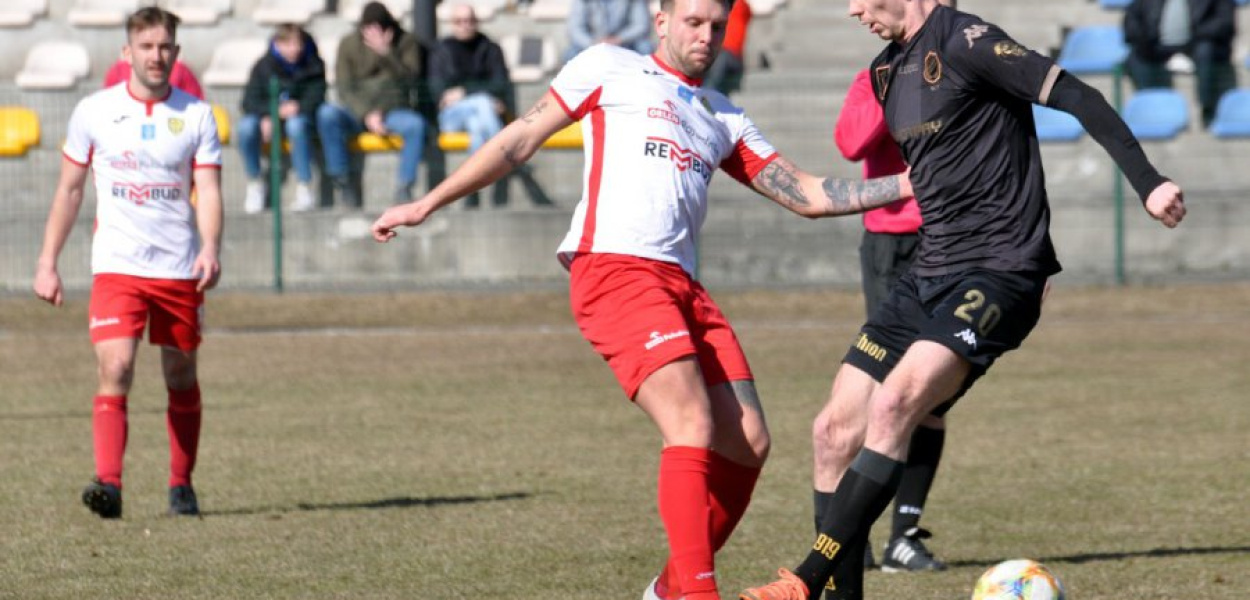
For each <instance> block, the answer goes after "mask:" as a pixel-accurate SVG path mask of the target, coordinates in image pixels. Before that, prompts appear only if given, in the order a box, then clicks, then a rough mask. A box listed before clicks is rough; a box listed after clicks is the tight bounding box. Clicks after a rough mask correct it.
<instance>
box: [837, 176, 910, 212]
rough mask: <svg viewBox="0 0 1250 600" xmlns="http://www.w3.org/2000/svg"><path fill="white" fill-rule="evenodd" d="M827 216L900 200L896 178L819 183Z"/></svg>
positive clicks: (858, 210) (869, 208)
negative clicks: (822, 190)
mask: <svg viewBox="0 0 1250 600" xmlns="http://www.w3.org/2000/svg"><path fill="white" fill-rule="evenodd" d="M821 187H822V188H823V189H824V190H825V198H826V199H827V200H828V201H829V214H834V215H845V214H849V213H857V212H863V211H866V210H872V209H874V208H878V207H881V206H885V205H886V204H889V203H891V202H894V201H895V200H899V199H900V198H902V192H901V190H900V188H899V181H898V177H897V176H889V177H881V178H878V179H869V180H866V181H858V180H856V181H852V180H849V179H835V178H832V177H830V178H827V179H825V180H824V181H823V182H821Z"/></svg>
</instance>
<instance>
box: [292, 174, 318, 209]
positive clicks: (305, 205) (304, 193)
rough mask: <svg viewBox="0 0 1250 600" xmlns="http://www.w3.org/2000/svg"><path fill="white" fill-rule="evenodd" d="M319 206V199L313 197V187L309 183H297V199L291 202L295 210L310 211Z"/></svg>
mask: <svg viewBox="0 0 1250 600" xmlns="http://www.w3.org/2000/svg"><path fill="white" fill-rule="evenodd" d="M316 208H317V199H316V198H315V197H313V193H312V188H310V187H308V184H307V183H304V182H302V181H301V182H300V183H297V184H295V200H293V201H292V202H291V210H292V211H294V212H308V211H310V210H315V209H316Z"/></svg>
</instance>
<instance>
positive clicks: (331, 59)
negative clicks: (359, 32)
mask: <svg viewBox="0 0 1250 600" xmlns="http://www.w3.org/2000/svg"><path fill="white" fill-rule="evenodd" d="M342 41H343V36H341V35H329V36H323V37H322V39H319V40H317V53H318V54H320V55H321V60H322V61H323V62H325V64H326V83H328V84H330V85H334V81H335V80H336V79H337V78H338V76H337V75H336V74H335V72H334V64H335V62H336V61H338V58H339V44H340V43H341V42H342Z"/></svg>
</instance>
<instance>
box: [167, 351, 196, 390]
mask: <svg viewBox="0 0 1250 600" xmlns="http://www.w3.org/2000/svg"><path fill="white" fill-rule="evenodd" d="M174 354H175V353H174V352H170V353H169V354H167V355H166V357H167V358H166V360H165V361H164V364H163V365H162V367H163V370H164V374H165V384H166V385H167V386H169V387H170V388H173V389H176V390H183V389H188V388H190V387H192V386H194V385H195V383H196V373H195V359H194V358H191V357H190V356H188V355H185V354H181V353H177V354H179V356H173V355H174Z"/></svg>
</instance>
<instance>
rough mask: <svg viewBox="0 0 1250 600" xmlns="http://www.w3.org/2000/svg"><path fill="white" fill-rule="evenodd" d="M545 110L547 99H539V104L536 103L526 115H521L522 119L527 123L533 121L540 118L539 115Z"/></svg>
mask: <svg viewBox="0 0 1250 600" xmlns="http://www.w3.org/2000/svg"><path fill="white" fill-rule="evenodd" d="M544 110H547V101H546V100H545V99H544V100H539V101H538V104H535V105H534V107H533V108H531V109H530V110H529V112H527V113H525V115H524V116H522V117H521V120H522V121H525V122H526V123H533V122H534V120H535V119H537V118H538V115H540V114H542V112H543V111H544Z"/></svg>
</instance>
